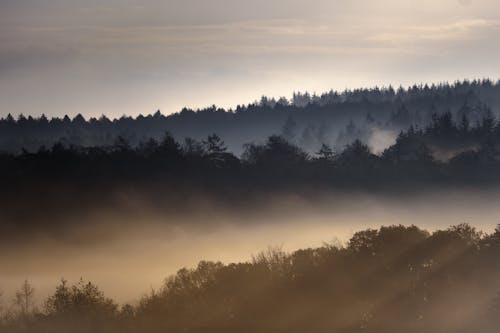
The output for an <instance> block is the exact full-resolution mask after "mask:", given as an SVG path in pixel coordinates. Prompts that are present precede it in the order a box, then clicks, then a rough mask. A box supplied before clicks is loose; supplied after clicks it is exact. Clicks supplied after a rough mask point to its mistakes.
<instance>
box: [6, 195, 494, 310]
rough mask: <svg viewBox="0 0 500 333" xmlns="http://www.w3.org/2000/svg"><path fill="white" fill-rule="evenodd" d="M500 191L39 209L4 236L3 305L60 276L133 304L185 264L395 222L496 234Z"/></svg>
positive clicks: (126, 198)
mask: <svg viewBox="0 0 500 333" xmlns="http://www.w3.org/2000/svg"><path fill="white" fill-rule="evenodd" d="M498 194H499V193H498V191H497V190H482V191H479V190H478V191H472V190H459V189H456V190H451V189H447V190H435V191H432V193H430V191H426V192H419V193H413V194H401V193H400V194H399V195H387V194H384V195H382V194H376V193H368V192H352V193H345V192H344V193H315V194H313V195H307V196H299V195H281V196H278V195H273V196H269V197H266V196H262V197H261V198H258V199H251V200H252V202H251V203H248V205H242V204H235V205H231V204H228V203H227V202H226V203H221V202H220V201H215V200H210V199H209V198H206V197H197V198H196V199H192V200H191V202H190V204H189V205H188V206H189V208H188V209H178V210H175V209H170V210H159V209H156V208H153V207H152V206H150V205H148V204H147V203H146V201H145V200H144V199H143V198H142V199H141V198H140V196H138V195H134V194H132V193H131V192H123V193H119V194H118V195H116V197H117V198H118V199H116V200H115V205H113V206H112V207H103V206H99V205H95V206H89V208H88V211H87V213H86V214H85V216H81V215H78V214H77V216H75V214H72V212H71V211H65V210H61V213H60V215H61V216H58V219H59V220H64V221H65V222H64V223H54V224H50V223H44V224H43V226H41V227H40V226H36V223H37V219H40V221H43V220H44V216H43V212H37V214H33V215H32V221H30V223H27V224H26V227H23V224H22V223H21V222H20V221H17V222H16V223H17V224H16V226H15V227H13V228H12V227H10V228H9V229H8V230H10V232H9V233H8V234H7V233H3V234H2V235H1V236H0V238H1V241H0V267H1V269H0V289H1V290H2V291H3V292H4V297H3V298H4V302H7V301H8V300H9V299H10V298H11V297H12V296H13V291H14V290H15V289H16V288H18V287H19V285H20V284H21V283H22V281H24V280H25V279H28V280H29V281H30V282H31V283H32V284H33V285H34V287H35V290H36V299H38V300H42V299H44V298H45V297H46V296H47V295H49V294H50V293H52V292H53V291H54V288H55V286H56V284H57V283H58V282H59V281H60V279H61V278H64V279H67V280H69V281H78V279H80V278H84V279H86V280H90V281H93V282H95V283H96V284H97V285H99V286H100V288H101V289H102V290H103V291H104V292H105V293H106V295H107V296H109V297H112V298H113V299H115V300H116V301H118V302H120V303H125V302H131V303H134V302H136V301H138V300H139V299H140V297H141V296H142V295H143V294H145V293H148V292H150V290H151V288H154V289H156V288H158V287H159V286H160V285H161V284H162V282H163V280H164V278H166V277H167V276H169V275H171V274H173V273H175V272H176V271H177V270H178V269H180V268H182V267H194V266H196V264H197V263H198V262H199V261H200V260H213V261H221V262H223V263H229V262H244V261H248V260H250V259H251V258H252V256H253V255H256V254H257V253H259V252H260V251H262V250H265V249H266V248H268V247H269V246H273V247H280V248H282V249H283V250H284V251H286V252H290V251H293V250H297V249H300V248H309V247H319V246H321V245H323V244H325V243H333V244H344V243H345V242H346V241H347V240H349V238H350V237H351V236H352V235H353V233H354V232H356V231H359V230H362V229H366V228H370V227H372V228H377V227H379V226H381V225H393V224H403V225H412V224H414V225H417V226H419V227H420V228H423V229H427V230H430V231H432V230H435V229H438V228H446V227H448V226H450V225H456V224H459V223H464V222H466V223H471V224H473V225H474V226H475V227H477V228H478V229H480V230H483V231H485V232H490V231H492V230H493V229H494V228H495V226H496V225H497V224H498V223H499V222H500V208H499V207H500V196H498ZM249 200H250V199H249ZM164 204H165V205H167V206H168V205H169V201H168V200H165V202H164Z"/></svg>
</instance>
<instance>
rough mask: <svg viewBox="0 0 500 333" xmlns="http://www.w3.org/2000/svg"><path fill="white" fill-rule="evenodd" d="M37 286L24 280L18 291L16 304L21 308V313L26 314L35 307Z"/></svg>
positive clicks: (15, 299)
mask: <svg viewBox="0 0 500 333" xmlns="http://www.w3.org/2000/svg"><path fill="white" fill-rule="evenodd" d="M34 298H35V288H33V286H32V285H31V284H30V283H29V282H28V280H24V282H23V284H22V285H21V288H20V289H19V290H18V291H16V295H15V298H14V305H15V306H16V307H17V308H18V309H19V312H20V314H21V315H23V316H26V315H28V314H29V313H30V312H32V311H33V309H34V305H35V304H34Z"/></svg>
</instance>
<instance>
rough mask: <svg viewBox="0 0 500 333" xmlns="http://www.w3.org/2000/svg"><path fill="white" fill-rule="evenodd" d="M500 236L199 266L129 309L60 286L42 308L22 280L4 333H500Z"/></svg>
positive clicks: (392, 237) (404, 240)
mask: <svg viewBox="0 0 500 333" xmlns="http://www.w3.org/2000/svg"><path fill="white" fill-rule="evenodd" d="M499 255H500V229H498V228H497V230H496V231H494V232H493V233H491V234H485V233H482V232H480V231H478V230H476V229H475V228H473V227H471V226H470V225H468V224H460V225H456V226H452V227H449V228H447V229H443V230H436V231H434V232H429V231H426V230H422V229H420V228H418V227H416V226H402V225H393V226H385V227H380V228H379V229H367V230H362V231H359V232H356V233H355V234H354V235H353V236H352V237H351V238H350V240H349V241H348V242H347V243H346V244H335V243H332V244H325V245H324V246H322V247H320V248H308V249H301V250H297V251H295V252H293V253H285V252H284V251H282V250H280V249H279V248H269V249H268V250H266V251H263V252H261V253H259V254H257V255H254V256H253V259H252V260H250V261H248V262H240V263H228V264H223V263H220V262H207V261H201V262H200V263H199V264H198V265H197V267H195V268H183V269H181V270H179V271H178V272H177V274H175V275H172V276H170V277H168V278H166V279H165V281H164V283H163V285H162V287H161V288H159V289H153V290H151V291H150V292H149V293H146V294H145V295H144V296H143V297H142V299H140V301H138V302H137V303H136V304H117V303H116V302H115V301H113V300H112V299H110V298H108V297H106V295H105V294H104V293H103V292H102V291H101V290H100V289H99V287H98V286H97V285H95V284H93V283H92V282H88V281H85V280H83V279H81V280H80V281H77V282H75V283H70V282H68V281H66V280H64V279H63V280H62V281H61V282H60V283H59V284H58V286H57V287H56V289H55V291H54V292H53V294H52V295H50V296H49V297H48V298H47V299H45V300H44V302H41V303H36V302H34V299H35V295H36V290H35V289H34V288H33V287H32V285H31V284H30V282H29V281H25V282H24V283H22V284H21V283H20V288H19V289H18V291H17V292H16V294H15V297H14V299H13V301H12V302H10V301H9V300H4V303H3V304H4V307H3V308H2V311H1V312H0V313H1V317H0V332H6V333H7V332H8V333H17V332H28V333H31V332H37V333H43V332H51V333H57V332H69V331H71V332H76V333H78V332H82V333H83V332H145V333H148V332H306V331H307V332H332V331H333V332H377V333H382V332H385V333H387V332H431V333H432V332H497V331H498V325H499V324H500V322H499V318H500V316H499V314H500V312H499V311H500V297H499V296H498V295H499V294H498V292H499V285H498V280H499V278H500V265H499V264H498V256H499Z"/></svg>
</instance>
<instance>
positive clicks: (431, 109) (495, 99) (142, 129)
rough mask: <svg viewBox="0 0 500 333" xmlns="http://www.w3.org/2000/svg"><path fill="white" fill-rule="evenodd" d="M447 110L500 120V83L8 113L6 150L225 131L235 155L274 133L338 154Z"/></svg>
mask: <svg viewBox="0 0 500 333" xmlns="http://www.w3.org/2000/svg"><path fill="white" fill-rule="evenodd" d="M445 112H450V113H451V114H452V116H453V118H454V119H455V120H457V121H458V120H460V119H461V117H462V116H463V115H466V116H467V117H468V119H469V121H470V122H471V124H476V122H478V121H481V119H482V118H483V117H484V116H485V115H487V114H488V113H490V112H491V113H493V114H494V115H496V116H498V115H500V83H499V82H492V81H490V80H482V81H463V82H456V83H454V84H452V85H450V84H439V85H431V86H428V85H418V86H417V85H414V86H412V87H409V88H407V89H403V88H398V89H396V90H395V89H394V88H392V87H386V88H373V89H356V90H347V91H344V92H335V91H330V92H328V93H324V94H321V95H315V94H312V95H311V94H309V93H303V94H301V93H296V94H294V96H293V98H292V99H291V100H287V99H286V98H280V99H278V100H275V99H273V98H268V97H262V99H261V100H260V101H258V102H255V103H252V104H249V105H242V106H238V107H237V108H235V109H229V110H224V109H221V108H217V107H215V106H212V107H208V108H205V109H201V110H190V109H183V110H182V111H180V112H178V113H175V114H172V115H168V116H164V115H162V114H161V113H160V112H156V113H155V114H153V115H147V116H142V115H141V116H138V117H136V118H132V117H127V116H123V117H121V118H119V119H113V120H111V119H108V118H107V117H105V116H102V117H100V118H99V119H96V118H91V119H88V120H86V119H85V118H84V117H83V116H82V115H77V116H75V117H74V118H72V119H70V118H69V117H68V116H65V117H64V118H62V119H60V118H52V119H48V118H47V117H46V116H43V115H42V116H41V117H39V118H33V117H31V116H28V117H25V116H23V115H19V116H18V117H17V116H16V117H13V116H11V115H8V116H7V117H5V118H3V119H2V120H0V151H7V152H19V151H21V149H23V148H25V149H27V150H29V151H36V150H38V148H39V147H41V146H45V147H51V146H52V145H53V144H54V143H56V142H59V141H61V142H64V143H65V144H67V145H77V146H87V147H89V146H107V145H111V144H113V142H114V141H115V140H116V139H117V138H118V137H119V136H121V137H123V138H125V139H127V141H128V142H130V143H131V144H132V146H137V145H138V144H139V142H140V141H144V140H145V139H148V138H155V139H160V138H161V136H162V135H163V133H164V132H165V131H169V132H170V133H171V134H172V135H173V136H174V137H175V138H176V139H177V140H183V139H184V138H185V137H192V138H194V139H197V140H201V139H202V138H204V137H206V136H207V135H209V134H211V133H217V134H218V135H220V136H221V137H222V138H224V140H225V141H226V143H227V145H228V148H229V150H230V151H232V152H233V153H235V154H240V153H241V152H242V150H241V147H242V146H243V144H245V143H249V142H263V141H264V140H265V138H267V137H268V136H271V135H281V136H283V137H284V138H285V139H286V140H288V141H289V142H291V143H294V144H296V145H299V146H300V147H301V148H302V149H304V150H306V151H308V152H314V151H317V150H318V149H319V148H320V146H321V144H322V143H327V144H329V145H330V146H334V147H336V148H337V149H340V148H342V147H343V146H344V145H345V144H347V143H350V142H352V141H354V140H355V139H360V140H361V141H362V142H364V143H369V142H370V141H372V136H373V134H374V132H375V131H378V130H389V131H396V132H398V131H400V130H406V129H408V127H409V126H410V125H418V126H420V127H424V126H426V125H428V124H429V123H430V122H431V121H432V115H433V114H443V113H445ZM33 113H34V114H36V110H33Z"/></svg>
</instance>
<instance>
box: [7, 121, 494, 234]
mask: <svg viewBox="0 0 500 333" xmlns="http://www.w3.org/2000/svg"><path fill="white" fill-rule="evenodd" d="M243 151H244V152H243V154H242V155H241V157H237V156H236V155H234V154H232V153H231V152H229V151H228V148H227V146H226V145H225V143H224V141H223V140H222V139H221V138H220V137H219V136H217V135H215V134H212V135H209V136H208V137H207V138H206V139H204V140H202V141H198V140H195V139H191V138H187V139H186V140H185V141H184V142H183V143H179V142H177V141H176V140H175V138H174V137H173V136H171V135H170V134H168V133H167V134H165V135H164V136H163V138H162V139H161V140H159V141H157V140H155V139H149V140H147V141H145V142H141V143H140V144H138V145H137V146H136V147H133V146H132V145H131V144H130V143H129V142H128V141H127V140H125V139H124V138H121V137H120V138H118V140H117V141H116V142H115V143H114V144H113V145H110V146H103V147H82V146H67V145H65V144H63V143H57V144H55V145H54V146H53V147H52V148H50V149H47V148H43V147H42V148H41V149H39V150H38V151H37V152H28V151H23V152H21V153H19V154H7V153H5V154H1V155H0V181H1V182H2V185H3V191H2V192H1V194H0V199H1V200H0V208H1V209H0V217H1V218H2V221H3V222H2V223H1V224H0V231H3V234H4V235H8V234H9V232H14V231H15V230H12V229H13V228H14V229H15V228H21V229H22V228H24V227H26V225H25V224H32V225H33V227H34V228H38V229H39V230H43V229H44V228H46V227H47V224H52V223H56V222H57V220H58V219H60V220H61V222H62V223H65V224H67V223H68V222H67V221H66V218H67V216H66V213H67V212H71V213H73V214H75V215H80V216H86V215H85V214H87V212H89V211H92V209H93V208H99V207H122V208H123V207H128V206H130V205H129V204H126V205H125V206H124V205H123V203H120V202H119V201H116V196H115V194H118V195H119V196H121V197H122V198H123V196H124V195H125V194H124V193H126V195H127V196H130V197H140V198H141V201H142V202H143V203H145V204H146V205H147V206H148V207H150V208H152V209H153V210H158V211H159V212H160V213H166V212H169V213H173V212H186V211H190V210H191V209H192V208H194V207H196V206H197V205H198V204H199V202H197V201H196V199H203V200H213V201H214V202H221V203H223V205H225V206H230V207H237V208H238V209H248V210H250V211H251V210H253V209H254V207H255V205H256V204H257V202H258V201H259V200H260V201H263V200H266V198H268V197H269V196H272V195H276V196H280V195H282V194H285V195H286V194H297V195H299V196H302V197H310V198H312V200H314V198H315V197H318V198H320V197H321V196H322V195H323V194H325V193H328V192H330V193H331V192H345V191H373V192H376V193H390V194H393V195H397V194H398V193H401V192H412V193H415V192H418V191H432V189H436V188H443V187H448V188H456V187H462V188H481V189H486V188H488V187H491V188H493V187H498V185H500V174H499V173H498V172H497V170H498V168H499V167H500V123H499V122H497V121H496V119H495V117H494V115H493V114H492V113H487V114H486V115H485V117H484V118H482V119H481V121H479V122H477V123H476V124H475V125H470V121H469V120H468V117H467V116H466V115H463V117H462V118H461V120H460V121H458V122H456V121H454V120H453V116H452V115H451V113H444V114H442V115H437V114H435V115H433V117H432V121H431V123H430V124H429V125H428V126H427V127H425V128H421V129H416V128H415V127H413V126H411V127H410V128H409V129H408V130H407V131H402V132H401V133H400V134H399V136H398V137H397V139H396V142H395V144H394V145H392V146H390V147H389V148H387V149H386V150H384V151H383V152H382V153H380V154H374V153H373V152H372V151H371V150H370V147H369V146H368V145H366V144H364V143H362V142H361V141H360V140H355V141H354V142H352V143H350V144H348V145H347V146H346V147H345V148H344V149H343V150H341V151H336V150H335V149H334V148H332V147H330V146H329V145H327V144H323V145H322V146H321V147H320V149H319V150H318V151H317V152H316V153H313V154H310V153H307V152H306V151H304V150H303V149H301V148H300V147H299V146H297V145H294V144H293V143H290V142H288V141H287V140H286V139H285V138H284V137H282V136H276V135H274V136H270V137H269V138H268V139H267V140H266V141H265V142H264V143H263V144H247V145H245V146H244V149H243ZM32 212H39V214H38V216H37V221H36V222H33V221H32V219H31V218H30V216H32ZM62 213H64V214H62ZM42 222H44V223H45V224H44V223H42ZM0 233H1V232H0ZM14 233H15V232H14Z"/></svg>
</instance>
